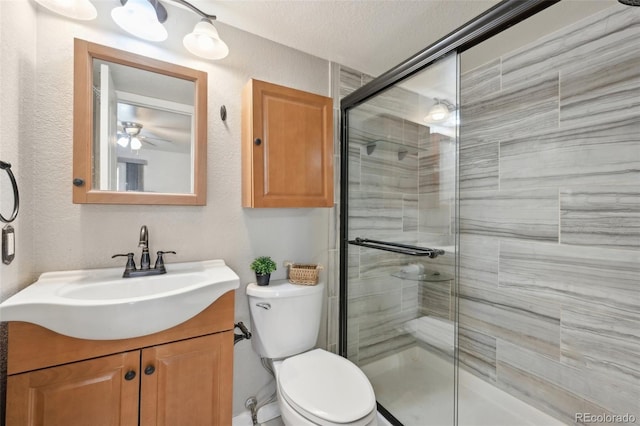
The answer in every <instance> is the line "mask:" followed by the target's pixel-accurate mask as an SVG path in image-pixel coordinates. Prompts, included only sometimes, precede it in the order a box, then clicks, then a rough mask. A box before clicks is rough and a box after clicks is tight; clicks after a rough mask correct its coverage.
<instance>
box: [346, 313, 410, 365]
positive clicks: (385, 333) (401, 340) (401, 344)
mask: <svg viewBox="0 0 640 426" xmlns="http://www.w3.org/2000/svg"><path fill="white" fill-rule="evenodd" d="M414 318H415V314H412V313H406V312H405V313H403V312H399V313H396V314H393V315H389V314H381V315H376V316H375V317H374V318H370V319H369V320H366V321H362V322H361V323H360V334H359V347H358V360H359V362H360V363H361V364H367V363H369V362H372V361H375V360H376V359H380V358H382V357H385V356H388V355H390V354H393V353H396V352H399V351H401V350H404V349H406V348H408V347H411V346H413V345H414V344H415V338H414V337H413V336H411V335H410V334H409V332H408V331H407V330H405V326H404V325H405V323H407V322H408V321H410V320H412V319H414Z"/></svg>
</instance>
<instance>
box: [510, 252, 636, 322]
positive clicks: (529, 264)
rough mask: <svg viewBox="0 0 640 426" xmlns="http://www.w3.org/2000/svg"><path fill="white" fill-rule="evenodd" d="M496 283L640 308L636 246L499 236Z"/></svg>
mask: <svg viewBox="0 0 640 426" xmlns="http://www.w3.org/2000/svg"><path fill="white" fill-rule="evenodd" d="M499 277H500V287H501V288H510V289H519V290H521V291H522V292H523V293H524V292H526V293H529V294H537V295H547V296H549V297H551V298H554V299H555V300H561V301H563V303H573V304H575V303H580V302H587V303H597V304H599V305H601V306H606V307H609V308H612V309H621V310H628V311H634V310H636V311H637V310H638V309H639V308H640V285H638V282H639V281H638V277H640V251H634V250H616V249H609V248H604V247H586V246H585V247H580V246H569V245H564V244H543V243H536V242H517V241H506V240H505V241H502V242H501V245H500V275H499Z"/></svg>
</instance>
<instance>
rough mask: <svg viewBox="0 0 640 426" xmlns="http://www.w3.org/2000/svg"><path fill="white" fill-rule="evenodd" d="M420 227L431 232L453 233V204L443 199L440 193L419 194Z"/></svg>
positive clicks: (420, 229) (423, 230) (421, 230)
mask: <svg viewBox="0 0 640 426" xmlns="http://www.w3.org/2000/svg"><path fill="white" fill-rule="evenodd" d="M418 205H419V209H418V216H419V220H418V229H419V231H420V232H426V233H430V234H439V235H448V234H450V233H451V205H450V204H449V203H448V201H441V196H440V194H420V195H419V196H418Z"/></svg>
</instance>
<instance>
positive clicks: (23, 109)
mask: <svg viewBox="0 0 640 426" xmlns="http://www.w3.org/2000/svg"><path fill="white" fill-rule="evenodd" d="M35 24H36V15H35V11H34V9H33V4H32V2H23V1H20V2H18V1H14V2H7V1H2V2H0V57H1V58H2V61H0V159H1V160H2V161H6V162H9V163H11V166H12V167H11V170H12V171H13V173H14V174H15V176H16V180H17V182H18V187H19V189H20V212H19V215H18V218H17V219H16V220H15V221H14V222H13V223H12V224H11V225H12V226H13V227H14V229H15V237H16V257H15V259H14V260H13V262H12V263H11V264H10V265H4V264H1V263H0V301H2V300H4V299H6V298H7V297H9V296H11V295H12V294H14V293H16V292H17V291H18V290H20V289H21V288H22V287H24V286H25V285H26V284H28V283H29V282H31V281H32V280H33V279H34V276H35V275H34V270H35V268H34V263H35V262H34V261H35V254H34V253H33V245H34V241H33V223H34V218H35V214H34V209H33V201H34V198H33V170H32V166H31V165H32V162H33V158H34V153H33V151H32V150H31V149H30V147H31V144H32V142H33V123H34V118H35V117H34V115H33V110H34V107H35V90H34V85H33V81H34V76H35V72H36V69H35V67H36V53H35V52H36V51H35V46H36V40H35ZM12 194H13V192H12V189H11V185H10V183H9V179H8V177H7V175H6V174H5V172H4V171H3V172H2V175H1V176H0V209H2V214H3V216H5V217H7V216H9V215H10V214H11V209H12V205H13V195H12ZM0 226H4V224H3V223H0ZM6 348H7V345H6V328H5V324H4V323H0V424H2V423H3V421H4V395H5V392H4V391H5V378H6Z"/></svg>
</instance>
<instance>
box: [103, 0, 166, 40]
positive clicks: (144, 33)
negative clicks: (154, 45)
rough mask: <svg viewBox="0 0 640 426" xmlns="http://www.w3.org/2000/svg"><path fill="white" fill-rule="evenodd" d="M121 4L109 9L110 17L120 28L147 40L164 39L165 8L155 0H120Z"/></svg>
mask: <svg viewBox="0 0 640 426" xmlns="http://www.w3.org/2000/svg"><path fill="white" fill-rule="evenodd" d="M120 3H121V4H122V6H120V7H116V8H115V9H113V10H112V11H111V18H113V21H114V22H115V23H116V24H118V26H119V27H120V28H122V29H123V30H125V31H126V32H128V33H129V34H132V35H134V36H136V37H138V38H141V39H144V40H148V41H164V40H166V39H167V37H168V35H169V34H168V33H167V29H166V28H165V27H164V26H163V25H162V23H163V22H165V21H166V20H167V9H165V8H164V6H163V5H162V3H160V2H159V1H157V0H120Z"/></svg>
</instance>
